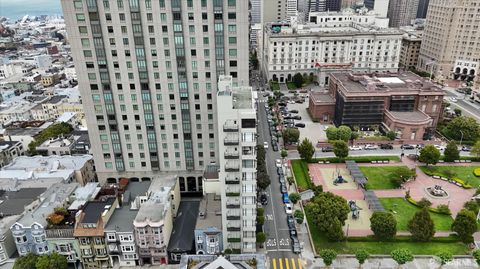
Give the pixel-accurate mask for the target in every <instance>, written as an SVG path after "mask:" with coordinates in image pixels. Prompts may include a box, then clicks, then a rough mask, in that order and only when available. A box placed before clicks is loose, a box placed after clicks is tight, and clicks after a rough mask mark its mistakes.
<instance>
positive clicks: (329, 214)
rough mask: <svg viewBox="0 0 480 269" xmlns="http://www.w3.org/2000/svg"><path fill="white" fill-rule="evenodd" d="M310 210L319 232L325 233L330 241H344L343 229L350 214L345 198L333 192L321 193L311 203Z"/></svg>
mask: <svg viewBox="0 0 480 269" xmlns="http://www.w3.org/2000/svg"><path fill="white" fill-rule="evenodd" d="M309 210H310V212H309V214H310V213H311V214H310V215H311V216H313V217H314V221H315V223H316V224H317V226H318V228H319V230H320V231H322V232H324V233H325V234H326V235H327V237H328V239H329V240H331V241H340V240H342V239H343V237H344V236H343V231H342V227H343V225H345V220H346V219H347V218H348V213H349V212H350V208H349V207H348V205H347V201H346V200H345V199H344V198H343V197H341V196H338V195H335V194H333V193H331V192H322V193H319V194H318V195H317V196H315V197H314V198H313V199H312V200H311V202H310V203H309Z"/></svg>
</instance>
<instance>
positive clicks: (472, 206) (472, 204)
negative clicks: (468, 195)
mask: <svg viewBox="0 0 480 269" xmlns="http://www.w3.org/2000/svg"><path fill="white" fill-rule="evenodd" d="M463 208H465V209H468V210H470V211H472V212H473V213H474V214H475V216H476V215H477V214H478V210H479V209H480V207H479V205H478V202H477V201H467V202H465V204H463Z"/></svg>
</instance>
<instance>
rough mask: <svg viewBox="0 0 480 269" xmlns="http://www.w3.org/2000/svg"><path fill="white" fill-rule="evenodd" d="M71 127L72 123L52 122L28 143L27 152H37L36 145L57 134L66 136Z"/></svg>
mask: <svg viewBox="0 0 480 269" xmlns="http://www.w3.org/2000/svg"><path fill="white" fill-rule="evenodd" d="M72 131H73V127H72V125H70V124H68V123H65V122H61V123H54V124H52V125H50V126H48V127H47V128H46V129H44V130H43V131H42V132H41V133H40V134H39V135H38V136H37V137H35V140H33V141H32V142H30V144H28V152H29V154H30V155H34V154H36V153H37V151H36V147H37V146H39V145H40V144H42V143H43V142H45V141H46V140H48V139H50V138H54V137H58V136H67V135H69V134H70V133H72Z"/></svg>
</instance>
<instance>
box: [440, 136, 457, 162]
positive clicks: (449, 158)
mask: <svg viewBox="0 0 480 269" xmlns="http://www.w3.org/2000/svg"><path fill="white" fill-rule="evenodd" d="M443 155H445V159H444V160H445V161H446V162H453V161H454V160H459V159H460V152H459V151H458V146H457V143H455V141H450V142H449V143H448V144H447V147H446V148H445V151H444V152H443Z"/></svg>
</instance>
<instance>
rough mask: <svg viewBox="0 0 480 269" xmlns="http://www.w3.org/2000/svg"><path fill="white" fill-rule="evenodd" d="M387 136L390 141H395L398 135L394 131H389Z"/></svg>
mask: <svg viewBox="0 0 480 269" xmlns="http://www.w3.org/2000/svg"><path fill="white" fill-rule="evenodd" d="M385 136H386V137H387V138H388V139H390V140H395V138H397V134H396V133H395V132H394V131H388V132H387V133H386V134H385Z"/></svg>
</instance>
